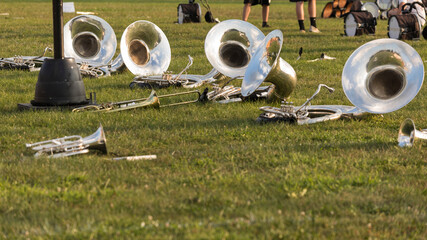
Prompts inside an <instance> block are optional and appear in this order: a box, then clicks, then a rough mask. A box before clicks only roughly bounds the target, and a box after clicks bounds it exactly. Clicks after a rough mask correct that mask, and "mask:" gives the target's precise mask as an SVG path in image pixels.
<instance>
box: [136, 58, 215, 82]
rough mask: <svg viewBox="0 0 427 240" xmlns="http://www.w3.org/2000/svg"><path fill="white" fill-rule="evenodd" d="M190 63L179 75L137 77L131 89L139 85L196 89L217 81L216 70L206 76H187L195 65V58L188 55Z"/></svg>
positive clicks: (165, 74)
mask: <svg viewBox="0 0 427 240" xmlns="http://www.w3.org/2000/svg"><path fill="white" fill-rule="evenodd" d="M188 58H189V62H188V64H187V66H186V67H185V68H184V69H183V70H182V71H181V72H180V73H178V74H169V73H164V74H161V75H151V76H136V77H135V78H134V79H133V81H132V82H131V83H130V87H134V86H135V85H138V84H143V85H144V86H145V85H146V84H149V85H154V86H158V87H168V86H170V85H174V86H178V85H179V86H183V87H184V88H196V87H200V86H201V85H203V84H204V83H210V82H214V81H216V78H215V77H216V76H217V75H218V74H219V72H218V71H217V70H216V69H212V70H211V71H210V72H209V73H207V74H205V75H194V74H187V73H186V71H187V70H188V69H189V67H190V66H191V65H192V64H193V58H192V57H191V56H190V55H188Z"/></svg>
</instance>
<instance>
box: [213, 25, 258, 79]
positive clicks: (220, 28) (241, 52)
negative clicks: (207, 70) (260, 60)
mask: <svg viewBox="0 0 427 240" xmlns="http://www.w3.org/2000/svg"><path fill="white" fill-rule="evenodd" d="M263 39H264V34H263V33H262V31H261V30H259V29H258V28H257V27H255V26H254V25H252V24H250V23H248V22H245V21H242V20H236V19H232V20H226V21H222V22H220V23H218V24H216V25H215V26H214V27H212V28H211V30H210V31H209V32H208V34H207V35H206V38H205V54H206V57H207V58H208V60H209V62H210V64H211V65H212V66H213V67H214V68H215V69H216V70H218V71H219V72H220V73H222V74H224V75H225V76H227V77H231V78H234V77H239V76H243V75H244V74H245V71H246V69H247V67H248V66H249V62H250V61H251V59H252V56H253V54H254V53H255V51H256V49H257V47H258V45H259V44H260V43H261V42H262V41H263Z"/></svg>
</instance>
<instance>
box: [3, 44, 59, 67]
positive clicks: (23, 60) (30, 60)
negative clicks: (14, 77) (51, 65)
mask: <svg viewBox="0 0 427 240" xmlns="http://www.w3.org/2000/svg"><path fill="white" fill-rule="evenodd" d="M51 51H52V49H51V48H49V47H46V48H45V49H44V51H43V54H41V55H40V56H14V57H11V58H0V70H3V69H21V70H29V71H30V72H33V71H40V68H41V66H42V64H43V61H44V60H45V59H46V57H45V55H46V53H47V52H51Z"/></svg>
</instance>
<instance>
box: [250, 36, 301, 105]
mask: <svg viewBox="0 0 427 240" xmlns="http://www.w3.org/2000/svg"><path fill="white" fill-rule="evenodd" d="M282 44H283V33H282V32H281V31H280V30H274V31H272V32H270V33H269V34H268V35H267V36H266V37H265V39H264V40H263V42H262V43H261V44H260V45H259V47H258V48H257V51H256V52H255V53H254V55H253V57H252V59H251V61H250V63H249V66H248V68H247V70H246V72H245V75H244V78H243V82H242V95H243V96H244V97H247V96H249V95H251V94H252V93H253V92H255V90H256V89H257V88H258V87H259V86H260V85H261V84H262V83H263V82H270V83H273V84H274V88H272V89H271V90H270V92H269V97H268V98H269V99H270V100H281V101H283V100H285V99H287V98H288V97H289V96H290V94H291V93H292V91H293V90H294V89H295V87H296V83H297V76H296V73H295V70H294V69H293V68H292V66H291V65H290V64H289V63H287V62H286V61H285V60H283V59H282V58H280V52H281V50H282Z"/></svg>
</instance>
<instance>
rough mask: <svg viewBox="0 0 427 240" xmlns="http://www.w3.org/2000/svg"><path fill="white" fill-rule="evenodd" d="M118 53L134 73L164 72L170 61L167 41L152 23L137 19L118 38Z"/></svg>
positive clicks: (143, 74) (145, 74) (144, 74)
mask: <svg viewBox="0 0 427 240" xmlns="http://www.w3.org/2000/svg"><path fill="white" fill-rule="evenodd" d="M120 53H121V55H122V58H123V61H124V63H125V65H126V67H127V68H128V69H129V70H130V71H131V72H132V73H133V74H134V75H141V76H147V75H154V74H162V73H163V72H165V71H166V70H167V69H168V67H169V64H170V61H171V49H170V45H169V41H168V39H167V37H166V35H165V34H164V33H163V31H162V30H161V29H160V28H159V27H158V26H157V25H155V24H154V23H152V22H149V21H145V20H139V21H136V22H134V23H132V24H130V25H129V26H128V27H127V28H126V30H125V31H124V32H123V36H122V38H121V40H120Z"/></svg>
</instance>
